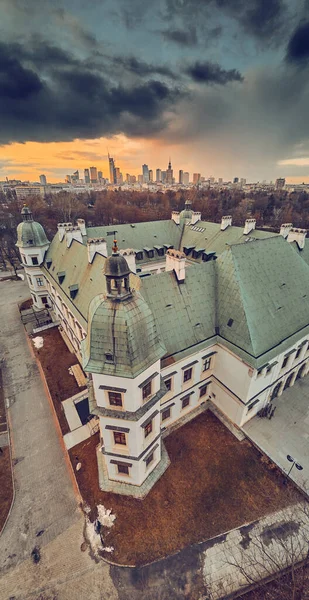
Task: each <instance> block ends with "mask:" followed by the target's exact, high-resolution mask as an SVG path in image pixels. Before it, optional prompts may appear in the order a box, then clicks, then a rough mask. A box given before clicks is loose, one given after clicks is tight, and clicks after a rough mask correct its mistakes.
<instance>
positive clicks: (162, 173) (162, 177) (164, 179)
mask: <svg viewBox="0 0 309 600" xmlns="http://www.w3.org/2000/svg"><path fill="white" fill-rule="evenodd" d="M161 181H162V183H166V171H161Z"/></svg>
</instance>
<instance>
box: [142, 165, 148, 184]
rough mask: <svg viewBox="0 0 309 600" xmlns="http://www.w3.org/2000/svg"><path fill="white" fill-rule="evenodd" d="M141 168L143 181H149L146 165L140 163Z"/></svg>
mask: <svg viewBox="0 0 309 600" xmlns="http://www.w3.org/2000/svg"><path fill="white" fill-rule="evenodd" d="M142 170H143V183H148V182H149V169H148V165H142Z"/></svg>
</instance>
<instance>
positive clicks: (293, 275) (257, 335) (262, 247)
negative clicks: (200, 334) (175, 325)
mask: <svg viewBox="0 0 309 600" xmlns="http://www.w3.org/2000/svg"><path fill="white" fill-rule="evenodd" d="M216 266H217V269H218V318H219V326H220V335H221V336H222V337H223V338H226V339H227V340H229V341H230V342H232V343H234V344H235V345H237V346H240V347H241V348H242V349H243V350H245V351H247V352H248V353H250V354H251V355H253V356H255V357H258V356H260V355H262V354H263V353H265V352H267V351H269V350H271V349H272V348H275V347H276V346H278V344H281V343H282V342H283V341H284V340H285V339H287V338H288V337H290V336H292V335H293V334H295V333H296V332H298V331H301V330H302V329H303V328H305V327H306V326H307V325H308V323H309V267H308V265H307V264H306V263H305V261H304V260H302V259H300V257H299V256H297V253H296V252H295V251H294V250H293V248H292V247H291V246H290V244H289V243H288V242H286V241H285V240H284V239H283V238H282V237H281V236H276V237H273V238H269V239H266V240H263V241H256V242H252V243H248V244H237V245H234V246H231V247H230V248H229V250H227V251H226V252H225V253H224V254H222V255H221V256H220V257H219V258H218V260H217V261H216ZM231 320H232V322H231Z"/></svg>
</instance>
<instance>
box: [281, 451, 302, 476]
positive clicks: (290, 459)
mask: <svg viewBox="0 0 309 600" xmlns="http://www.w3.org/2000/svg"><path fill="white" fill-rule="evenodd" d="M287 459H288V461H289V462H290V463H292V465H291V467H290V469H289V472H288V473H287V474H286V477H285V480H284V483H286V482H287V479H288V476H289V475H290V473H291V471H292V469H293V467H294V465H295V467H296V469H298V471H302V470H303V468H304V467H302V466H301V465H300V464H299V463H298V462H296V460H295V458H293V456H290V454H287Z"/></svg>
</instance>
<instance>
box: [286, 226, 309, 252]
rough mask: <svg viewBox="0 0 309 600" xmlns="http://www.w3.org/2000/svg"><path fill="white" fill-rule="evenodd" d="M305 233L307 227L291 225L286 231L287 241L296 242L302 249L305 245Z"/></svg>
mask: <svg viewBox="0 0 309 600" xmlns="http://www.w3.org/2000/svg"><path fill="white" fill-rule="evenodd" d="M306 235H307V229H296V228H295V227H292V229H290V231H289V233H288V238H287V239H288V242H289V243H291V242H297V245H298V247H299V249H300V250H302V249H303V248H304V246H305V237H306Z"/></svg>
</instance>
